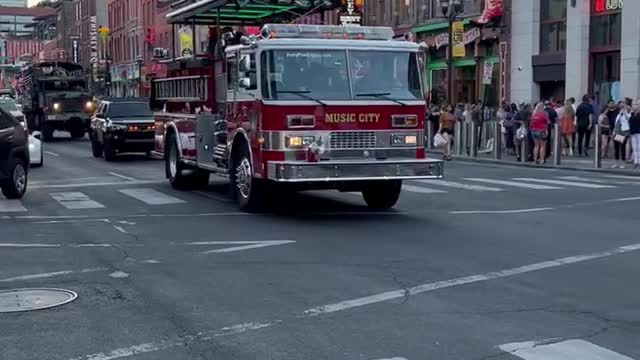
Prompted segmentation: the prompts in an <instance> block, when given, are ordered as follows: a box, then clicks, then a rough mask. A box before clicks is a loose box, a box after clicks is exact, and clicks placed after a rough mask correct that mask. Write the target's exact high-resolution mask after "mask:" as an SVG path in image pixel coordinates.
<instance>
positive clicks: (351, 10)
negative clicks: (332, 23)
mask: <svg viewBox="0 0 640 360" xmlns="http://www.w3.org/2000/svg"><path fill="white" fill-rule="evenodd" d="M356 1H358V0H347V1H346V9H347V11H344V12H341V13H340V14H338V19H339V21H340V25H358V26H359V25H362V13H360V12H359V11H356V7H357V6H358V5H362V4H361V1H360V2H359V3H358V4H356Z"/></svg>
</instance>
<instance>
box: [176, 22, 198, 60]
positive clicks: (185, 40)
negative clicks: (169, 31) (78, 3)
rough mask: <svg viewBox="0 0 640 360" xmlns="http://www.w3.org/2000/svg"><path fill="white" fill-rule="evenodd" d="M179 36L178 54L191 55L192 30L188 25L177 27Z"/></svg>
mask: <svg viewBox="0 0 640 360" xmlns="http://www.w3.org/2000/svg"><path fill="white" fill-rule="evenodd" d="M178 34H179V35H178V37H179V38H180V56H182V57H190V56H193V36H194V35H193V30H192V29H191V27H190V26H188V25H187V26H182V27H180V28H179V29H178Z"/></svg>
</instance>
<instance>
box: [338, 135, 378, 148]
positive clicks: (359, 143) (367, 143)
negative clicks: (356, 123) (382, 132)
mask: <svg viewBox="0 0 640 360" xmlns="http://www.w3.org/2000/svg"><path fill="white" fill-rule="evenodd" d="M375 147H376V133H375V132H374V131H340V132H332V133H330V134H329V148H330V149H373V148H375Z"/></svg>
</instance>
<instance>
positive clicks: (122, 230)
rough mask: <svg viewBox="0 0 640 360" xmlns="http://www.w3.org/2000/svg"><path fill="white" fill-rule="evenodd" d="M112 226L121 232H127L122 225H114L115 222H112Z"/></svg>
mask: <svg viewBox="0 0 640 360" xmlns="http://www.w3.org/2000/svg"><path fill="white" fill-rule="evenodd" d="M113 227H114V228H115V229H116V230H118V231H120V232H121V233H123V234H128V232H127V230H125V229H124V228H123V227H122V226H119V225H115V224H114V225H113Z"/></svg>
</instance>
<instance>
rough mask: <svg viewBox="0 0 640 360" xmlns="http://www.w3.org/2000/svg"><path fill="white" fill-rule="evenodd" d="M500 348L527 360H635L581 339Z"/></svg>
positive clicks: (507, 345)
mask: <svg viewBox="0 0 640 360" xmlns="http://www.w3.org/2000/svg"><path fill="white" fill-rule="evenodd" d="M499 347H500V350H502V351H505V352H508V353H510V354H511V355H515V356H517V357H519V358H521V359H525V360H576V359H580V360H633V359H632V358H630V357H628V356H625V355H621V354H618V353H617V352H614V351H611V350H609V349H605V348H603V347H600V346H598V345H595V344H592V343H590V342H588V341H585V340H581V339H572V340H566V341H562V342H558V343H553V344H547V345H545V344H540V343H538V342H536V341H530V342H525V343H511V344H504V345H500V346H499Z"/></svg>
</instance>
